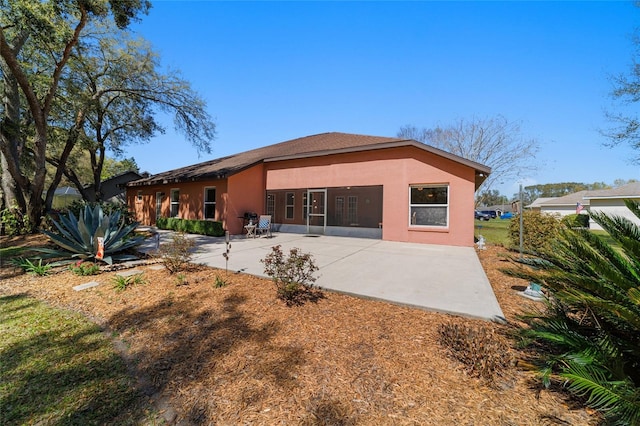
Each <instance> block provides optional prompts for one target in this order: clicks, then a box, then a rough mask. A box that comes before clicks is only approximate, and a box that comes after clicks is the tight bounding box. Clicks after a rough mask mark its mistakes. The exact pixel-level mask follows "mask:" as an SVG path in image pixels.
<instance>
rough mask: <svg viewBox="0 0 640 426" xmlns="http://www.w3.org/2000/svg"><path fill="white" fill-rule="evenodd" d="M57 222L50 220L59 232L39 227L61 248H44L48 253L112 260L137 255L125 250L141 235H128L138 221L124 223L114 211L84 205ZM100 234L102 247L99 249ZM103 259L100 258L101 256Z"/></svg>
mask: <svg viewBox="0 0 640 426" xmlns="http://www.w3.org/2000/svg"><path fill="white" fill-rule="evenodd" d="M59 220H60V221H59V222H58V221H56V220H52V222H53V224H54V226H55V227H56V228H57V230H58V232H57V233H54V232H51V231H47V230H42V233H43V234H45V235H47V236H48V237H49V238H50V239H51V241H52V242H53V243H55V244H56V245H58V246H60V247H62V249H63V250H57V251H53V250H44V249H41V251H43V252H46V253H49V255H52V256H53V255H58V256H61V257H75V258H80V259H96V260H102V261H104V262H106V263H108V264H112V263H113V262H114V261H118V260H129V259H135V258H136V256H133V255H130V254H125V253H124V252H125V251H126V250H129V249H131V248H134V247H136V246H138V245H140V244H141V243H142V241H143V240H144V237H142V236H133V237H132V236H131V235H133V231H134V229H135V228H136V226H138V223H137V222H134V223H132V224H129V225H125V224H124V222H122V220H121V217H120V212H119V211H116V212H115V213H113V214H112V215H105V214H104V212H103V211H102V209H101V208H100V206H95V207H94V208H93V209H92V208H90V207H89V206H88V205H87V206H85V208H84V210H83V211H82V214H81V215H80V216H79V217H78V218H76V216H75V214H74V213H73V212H72V211H69V213H68V215H64V214H62V215H60V217H59ZM99 238H102V243H103V251H102V252H100V251H99V245H100V244H99V241H100V240H99ZM100 255H102V259H99V257H101V256H100Z"/></svg>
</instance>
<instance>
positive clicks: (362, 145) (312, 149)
mask: <svg viewBox="0 0 640 426" xmlns="http://www.w3.org/2000/svg"><path fill="white" fill-rule="evenodd" d="M402 146H415V147H417V148H419V149H422V150H424V151H427V152H430V153H432V154H435V155H438V156H441V157H444V158H447V159H449V160H452V161H455V162H457V163H461V164H463V165H465V166H468V167H471V168H473V169H474V170H475V171H476V189H477V188H478V186H480V184H481V183H482V182H483V181H484V180H485V179H486V177H487V176H488V175H489V173H491V168H489V167H487V166H484V165H482V164H479V163H476V162H474V161H470V160H467V159H464V158H462V157H459V156H457V155H454V154H451V153H448V152H446V151H442V150H440V149H437V148H434V147H432V146H429V145H426V144H423V143H420V142H417V141H414V140H411V139H398V138H389V137H381V136H366V135H356V134H350V133H337V132H332V133H321V134H318V135H313V136H305V137H302V138H298V139H292V140H289V141H286V142H281V143H277V144H275V145H269V146H265V147H262V148H257V149H253V150H251V151H245V152H241V153H239V154H234V155H230V156H228V157H222V158H218V159H215V160H210V161H205V162H203V163H198V164H194V165H191V166H186V167H182V168H179V169H175V170H169V171H166V172H162V173H158V174H155V175H153V176H149V177H147V178H143V179H139V180H136V181H134V182H130V183H129V184H128V185H127V186H143V185H155V184H165V183H174V182H191V181H198V180H205V179H224V178H227V177H229V176H231V175H233V174H235V173H238V172H240V171H242V170H244V169H246V168H248V167H251V166H253V165H255V164H258V163H261V162H272V161H282V160H290V159H298V158H311V157H318V156H325V155H331V154H343V153H348V152H359V151H369V150H375V149H384V148H395V147H402Z"/></svg>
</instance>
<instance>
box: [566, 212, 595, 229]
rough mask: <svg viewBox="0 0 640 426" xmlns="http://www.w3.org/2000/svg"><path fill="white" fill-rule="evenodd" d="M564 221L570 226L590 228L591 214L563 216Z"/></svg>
mask: <svg viewBox="0 0 640 426" xmlns="http://www.w3.org/2000/svg"><path fill="white" fill-rule="evenodd" d="M562 223H563V224H564V225H565V226H568V227H569V228H588V227H589V216H588V215H586V214H570V215H567V216H565V217H563V218H562Z"/></svg>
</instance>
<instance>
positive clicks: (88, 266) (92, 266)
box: [69, 260, 100, 276]
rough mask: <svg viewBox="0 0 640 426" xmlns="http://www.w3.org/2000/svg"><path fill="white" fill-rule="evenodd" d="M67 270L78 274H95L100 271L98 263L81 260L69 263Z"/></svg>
mask: <svg viewBox="0 0 640 426" xmlns="http://www.w3.org/2000/svg"><path fill="white" fill-rule="evenodd" d="M69 270H70V271H71V272H73V273H74V274H76V275H80V276H87V275H97V274H99V273H100V265H98V264H97V263H93V262H83V261H82V260H79V261H77V262H76V263H75V264H73V265H70V266H69Z"/></svg>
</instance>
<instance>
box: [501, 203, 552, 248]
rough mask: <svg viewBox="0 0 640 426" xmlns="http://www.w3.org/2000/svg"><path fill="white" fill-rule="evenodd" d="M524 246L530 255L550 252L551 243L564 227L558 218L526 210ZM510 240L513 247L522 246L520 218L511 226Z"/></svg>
mask: <svg viewBox="0 0 640 426" xmlns="http://www.w3.org/2000/svg"><path fill="white" fill-rule="evenodd" d="M522 221H523V230H522V245H523V249H524V250H525V251H527V252H530V253H537V252H540V251H543V250H550V249H551V243H552V241H553V240H555V238H556V237H557V236H558V233H559V232H560V229H561V228H562V225H561V223H560V219H559V217H558V216H555V215H550V214H545V213H540V212H539V211H536V210H526V211H525V212H524V213H523V217H522ZM509 240H510V242H511V245H512V247H519V246H520V217H519V216H516V217H514V218H513V220H511V223H510V224H509Z"/></svg>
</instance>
